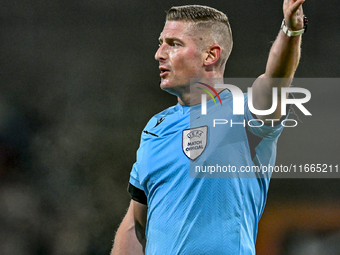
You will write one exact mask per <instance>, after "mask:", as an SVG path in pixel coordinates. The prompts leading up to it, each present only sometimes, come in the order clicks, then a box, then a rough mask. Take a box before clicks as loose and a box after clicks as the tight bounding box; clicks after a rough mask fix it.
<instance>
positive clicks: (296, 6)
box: [290, 0, 305, 13]
mask: <svg viewBox="0 0 340 255" xmlns="http://www.w3.org/2000/svg"><path fill="white" fill-rule="evenodd" d="M304 2H305V0H298V1H296V2H295V3H294V4H292V5H291V6H290V10H291V12H292V13H294V12H296V11H297V10H298V9H299V8H300V7H301V5H302V4H303V3H304Z"/></svg>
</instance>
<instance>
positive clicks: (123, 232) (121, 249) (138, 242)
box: [111, 214, 146, 255]
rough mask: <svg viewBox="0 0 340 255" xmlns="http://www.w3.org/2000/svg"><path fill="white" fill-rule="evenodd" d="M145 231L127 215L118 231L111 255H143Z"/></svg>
mask: <svg viewBox="0 0 340 255" xmlns="http://www.w3.org/2000/svg"><path fill="white" fill-rule="evenodd" d="M136 228H137V229H136ZM143 231H145V230H143V229H141V228H140V226H136V225H135V223H134V221H133V219H132V218H131V217H130V216H129V214H127V215H126V216H125V218H124V219H123V221H122V223H121V224H120V226H119V228H118V230H117V234H116V237H115V240H114V244H113V248H112V251H111V255H143V254H144V248H145V243H146V240H145V235H144V232H143ZM138 233H139V234H138ZM137 235H138V236H137Z"/></svg>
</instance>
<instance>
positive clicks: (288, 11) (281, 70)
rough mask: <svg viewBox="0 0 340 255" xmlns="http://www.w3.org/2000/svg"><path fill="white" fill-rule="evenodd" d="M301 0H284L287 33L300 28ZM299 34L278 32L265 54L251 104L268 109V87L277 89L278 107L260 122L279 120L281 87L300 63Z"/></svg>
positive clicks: (301, 24)
mask: <svg viewBox="0 0 340 255" xmlns="http://www.w3.org/2000/svg"><path fill="white" fill-rule="evenodd" d="M303 2H304V0H284V3H283V14H284V20H285V25H286V27H287V28H288V29H289V30H290V31H298V30H301V29H303V27H304V21H303V19H304V16H303V10H302V4H303ZM300 47H301V35H298V36H291V37H289V36H288V35H287V34H285V33H284V32H283V30H282V29H281V30H280V32H279V35H278V36H277V38H276V40H275V42H274V44H273V46H272V48H271V50H270V53H269V57H268V61H267V66H266V71H265V73H264V74H263V75H261V76H260V77H259V78H258V79H257V80H256V81H255V82H254V84H253V104H254V107H255V109H257V110H267V109H269V108H271V106H272V87H277V88H278V95H279V97H278V106H277V108H276V111H275V112H274V113H273V114H271V115H269V116H257V117H258V118H260V119H263V120H264V119H268V118H269V119H270V118H271V119H279V118H280V117H281V107H280V105H281V101H280V91H281V87H288V86H289V85H290V83H291V81H292V78H293V77H294V73H295V71H296V68H297V66H298V63H299V60H300Z"/></svg>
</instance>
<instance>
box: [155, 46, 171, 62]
mask: <svg viewBox="0 0 340 255" xmlns="http://www.w3.org/2000/svg"><path fill="white" fill-rule="evenodd" d="M167 55H168V49H167V45H166V44H165V43H162V44H161V45H160V46H159V48H158V50H157V51H156V54H155V59H156V60H158V61H160V60H165V59H166V58H167Z"/></svg>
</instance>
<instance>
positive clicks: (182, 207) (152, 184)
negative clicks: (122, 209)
mask: <svg viewBox="0 0 340 255" xmlns="http://www.w3.org/2000/svg"><path fill="white" fill-rule="evenodd" d="M220 97H221V100H222V104H223V105H222V106H221V105H215V104H214V102H213V100H209V101H208V102H207V109H208V114H207V115H201V106H200V105H197V106H194V107H186V106H181V105H180V104H177V105H176V106H174V107H170V108H168V109H166V110H164V111H163V112H161V113H159V114H157V115H155V116H154V117H153V118H151V120H150V121H149V122H148V124H147V125H146V127H145V129H144V131H143V133H142V137H141V143H140V147H139V149H138V151H137V161H136V163H135V164H134V165H133V169H132V171H131V177H130V184H132V185H133V186H135V187H136V188H138V189H141V190H143V191H144V192H145V194H146V196H147V204H148V214H147V228H146V238H147V244H146V254H147V255H153V254H155V255H165V254H169V255H175V254H183V255H184V254H188V255H191V254H193V255H199V254H202V255H203V254H204V255H210V254H213V255H220V254H221V255H224V254H226V255H227V254H228V255H229V254H230V255H236V254H237V255H250V254H255V241H256V235H257V225H258V221H259V219H260V217H261V214H262V212H263V209H264V205H265V201H266V196H267V191H268V185H269V180H270V174H262V173H258V172H257V173H253V172H248V173H247V172H241V169H243V170H245V169H246V167H247V166H248V169H250V168H251V167H252V166H261V165H262V166H268V165H272V166H273V165H274V164H275V157H276V143H277V139H278V137H279V135H280V133H281V131H282V129H283V127H282V125H281V124H279V125H276V126H274V127H272V126H265V125H263V126H261V125H260V124H259V123H258V124H257V125H258V126H257V127H251V126H256V123H257V122H256V121H251V122H250V124H251V126H249V125H248V121H249V120H251V119H256V117H254V116H253V115H252V114H251V112H250V111H249V109H248V106H247V94H245V113H244V115H233V112H232V105H233V104H232V103H233V100H232V94H231V93H230V92H229V91H227V90H225V91H222V92H221V93H220ZM214 119H224V120H227V121H228V122H227V123H226V124H218V125H215V126H214V121H213V120H214ZM224 122H226V121H224ZM231 123H233V125H231ZM237 123H238V124H237ZM215 124H216V123H215ZM244 124H245V125H244ZM260 126H261V127H260ZM212 166H214V167H215V169H214V168H211V167H212ZM228 166H230V167H233V169H234V170H235V169H236V172H232V173H228V172H223V171H221V169H224V170H226V169H227V168H226V167H228ZM209 167H210V168H209ZM218 167H221V168H218ZM223 167H224V168H223ZM230 167H229V169H231V168H230ZM207 169H210V170H211V169H214V171H215V172H213V173H207V172H204V171H206V170H207ZM218 169H220V173H216V171H217V170H218ZM253 169H254V168H253ZM192 177H196V178H192ZM216 177H217V178H216Z"/></svg>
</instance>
